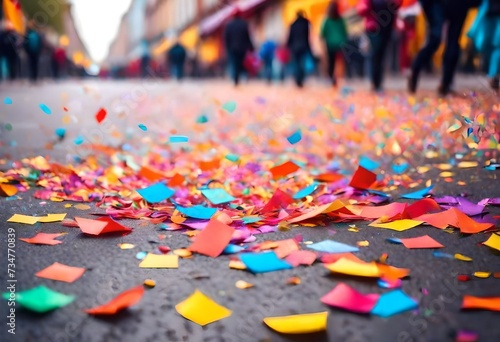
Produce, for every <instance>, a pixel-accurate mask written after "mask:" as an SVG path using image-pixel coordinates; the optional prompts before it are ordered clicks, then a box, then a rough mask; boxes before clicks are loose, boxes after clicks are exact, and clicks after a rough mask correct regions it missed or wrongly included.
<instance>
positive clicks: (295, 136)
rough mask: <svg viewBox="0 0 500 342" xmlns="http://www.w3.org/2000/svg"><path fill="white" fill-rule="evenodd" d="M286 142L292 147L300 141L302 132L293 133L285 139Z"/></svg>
mask: <svg viewBox="0 0 500 342" xmlns="http://www.w3.org/2000/svg"><path fill="white" fill-rule="evenodd" d="M286 140H288V142H289V143H290V144H292V145H294V144H296V143H298V142H299V141H300V140H302V132H301V130H300V129H299V130H297V131H295V132H294V133H293V134H292V135H290V136H289V137H288V138H286Z"/></svg>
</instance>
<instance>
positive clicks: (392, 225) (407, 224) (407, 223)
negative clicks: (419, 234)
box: [369, 219, 423, 232]
mask: <svg viewBox="0 0 500 342" xmlns="http://www.w3.org/2000/svg"><path fill="white" fill-rule="evenodd" d="M422 223H423V222H422V221H415V220H408V219H404V220H396V221H392V222H388V223H372V224H370V225H369V226H371V227H377V228H386V229H392V230H397V231H398V232H402V231H404V230H408V229H411V228H414V227H416V226H418V225H421V224H422Z"/></svg>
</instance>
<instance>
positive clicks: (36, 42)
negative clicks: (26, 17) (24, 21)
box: [24, 21, 43, 82]
mask: <svg viewBox="0 0 500 342" xmlns="http://www.w3.org/2000/svg"><path fill="white" fill-rule="evenodd" d="M42 48H43V40H42V35H41V34H40V32H38V31H37V29H36V25H35V23H34V22H33V21H31V22H30V23H29V25H28V30H27V32H26V38H25V40H24V50H25V51H26V54H27V55H28V62H29V75H30V80H31V81H32V82H36V81H37V80H38V68H39V64H40V55H41V53H42Z"/></svg>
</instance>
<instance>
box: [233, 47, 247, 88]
mask: <svg viewBox="0 0 500 342" xmlns="http://www.w3.org/2000/svg"><path fill="white" fill-rule="evenodd" d="M233 58H234V62H233V63H234V64H233V65H234V75H233V81H234V85H238V84H239V83H240V76H241V74H242V73H243V70H244V67H243V62H244V60H245V54H244V53H239V52H235V53H234V55H233Z"/></svg>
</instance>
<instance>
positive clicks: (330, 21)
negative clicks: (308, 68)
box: [321, 1, 348, 86]
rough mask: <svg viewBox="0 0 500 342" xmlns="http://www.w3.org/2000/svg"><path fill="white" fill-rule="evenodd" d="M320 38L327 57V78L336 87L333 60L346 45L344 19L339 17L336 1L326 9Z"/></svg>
mask: <svg viewBox="0 0 500 342" xmlns="http://www.w3.org/2000/svg"><path fill="white" fill-rule="evenodd" d="M321 38H322V39H323V40H324V41H325V46H326V51H327V56H328V69H327V71H328V76H329V77H330V78H331V80H332V85H333V86H336V85H337V79H336V77H335V59H336V58H337V55H338V53H339V52H342V46H343V45H344V44H346V43H347V39H348V37H347V28H346V24H345V22H344V19H343V18H342V17H341V16H340V13H339V6H338V3H337V2H336V1H334V2H332V3H331V4H330V6H329V7H328V16H327V18H326V19H325V21H324V22H323V25H322V27H321Z"/></svg>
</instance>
